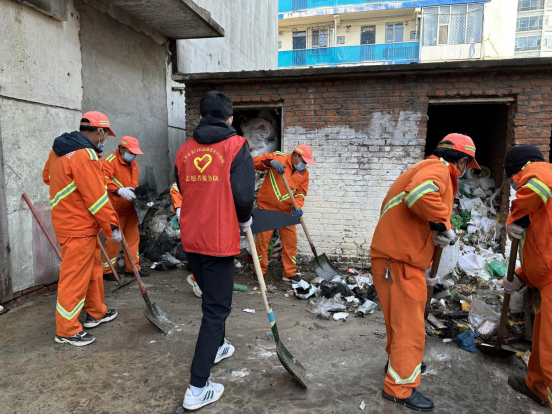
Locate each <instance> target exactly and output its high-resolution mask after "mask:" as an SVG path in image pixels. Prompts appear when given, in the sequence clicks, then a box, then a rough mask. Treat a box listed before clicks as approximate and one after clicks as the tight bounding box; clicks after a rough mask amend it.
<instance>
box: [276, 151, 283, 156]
mask: <svg viewBox="0 0 553 415" xmlns="http://www.w3.org/2000/svg"><path fill="white" fill-rule="evenodd" d="M275 154H276V155H277V156H285V155H286V153H283V152H282V151H275Z"/></svg>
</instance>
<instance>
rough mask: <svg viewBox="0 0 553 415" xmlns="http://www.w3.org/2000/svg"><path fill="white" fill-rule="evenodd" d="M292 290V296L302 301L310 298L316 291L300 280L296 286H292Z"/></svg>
mask: <svg viewBox="0 0 553 415" xmlns="http://www.w3.org/2000/svg"><path fill="white" fill-rule="evenodd" d="M292 288H293V289H294V294H296V297H298V298H301V299H304V300H307V299H308V298H309V297H312V296H313V295H314V294H315V291H316V290H317V289H316V288H315V287H314V286H312V285H311V284H309V283H308V282H307V281H304V280H300V282H298V283H297V284H292Z"/></svg>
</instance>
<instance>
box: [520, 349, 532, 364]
mask: <svg viewBox="0 0 553 415" xmlns="http://www.w3.org/2000/svg"><path fill="white" fill-rule="evenodd" d="M531 353H532V352H531V351H530V350H526V351H525V352H517V357H520V359H521V360H522V361H523V362H524V364H525V365H526V367H528V361H529V360H530V354H531Z"/></svg>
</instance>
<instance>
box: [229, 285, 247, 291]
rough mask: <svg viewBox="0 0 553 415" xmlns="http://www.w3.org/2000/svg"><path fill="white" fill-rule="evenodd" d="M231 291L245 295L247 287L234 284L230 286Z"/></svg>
mask: <svg viewBox="0 0 553 415" xmlns="http://www.w3.org/2000/svg"><path fill="white" fill-rule="evenodd" d="M232 290H233V291H240V292H243V293H245V292H248V286H247V285H242V284H236V283H234V285H233V286H232Z"/></svg>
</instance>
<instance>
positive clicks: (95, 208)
mask: <svg viewBox="0 0 553 415" xmlns="http://www.w3.org/2000/svg"><path fill="white" fill-rule="evenodd" d="M108 200H109V198H108V194H107V193H106V192H104V195H103V196H102V197H101V198H100V199H98V200H97V201H96V202H95V203H94V204H93V205H92V206H90V207H89V208H88V210H89V211H90V213H92V214H93V215H95V214H96V213H98V211H99V210H100V209H101V208H102V206H104V205H105V204H106V203H107V202H108Z"/></svg>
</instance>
